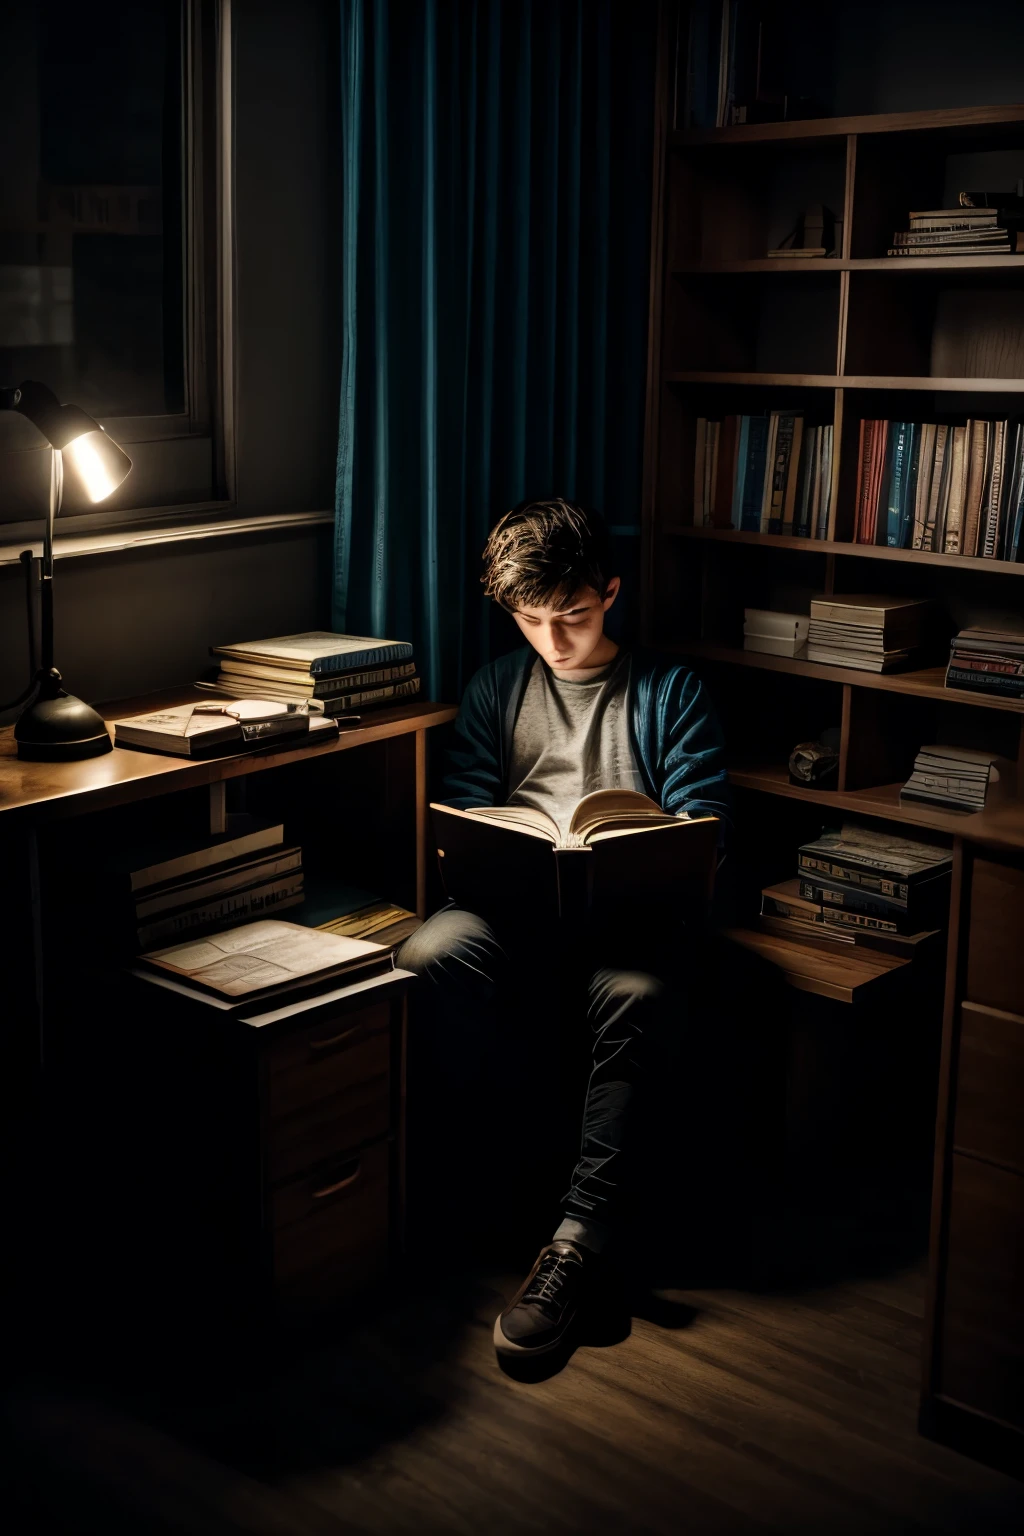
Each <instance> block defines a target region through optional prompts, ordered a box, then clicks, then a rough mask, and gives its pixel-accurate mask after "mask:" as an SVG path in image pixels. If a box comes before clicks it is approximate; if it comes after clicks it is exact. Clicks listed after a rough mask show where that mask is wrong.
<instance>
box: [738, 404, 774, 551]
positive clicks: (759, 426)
mask: <svg viewBox="0 0 1024 1536" xmlns="http://www.w3.org/2000/svg"><path fill="white" fill-rule="evenodd" d="M746 420H747V421H748V422H749V427H748V431H747V455H746V468H745V471H744V476H743V501H742V504H741V507H740V529H741V531H743V532H746V533H760V532H761V501H762V499H763V497H764V469H765V459H766V457H767V454H768V417H767V416H750V417H747V418H746Z"/></svg>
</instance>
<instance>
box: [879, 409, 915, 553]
mask: <svg viewBox="0 0 1024 1536" xmlns="http://www.w3.org/2000/svg"><path fill="white" fill-rule="evenodd" d="M909 425H910V423H909V422H906V421H894V422H893V423H892V430H891V431H890V433H889V446H888V449H887V453H886V457H887V459H888V465H887V467H888V490H887V492H886V511H885V542H886V544H887V545H888V547H889V548H890V549H902V547H903V546H902V544H901V543H900V539H901V537H902V532H903V502H904V491H905V480H906V474H907V462H906V456H907V427H908V426H909ZM885 483H886V482H885V481H883V484H885Z"/></svg>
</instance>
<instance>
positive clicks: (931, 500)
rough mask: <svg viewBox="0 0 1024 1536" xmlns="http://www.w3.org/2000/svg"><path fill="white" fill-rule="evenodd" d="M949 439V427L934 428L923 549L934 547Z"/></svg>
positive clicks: (943, 425)
mask: <svg viewBox="0 0 1024 1536" xmlns="http://www.w3.org/2000/svg"><path fill="white" fill-rule="evenodd" d="M948 440H949V428H948V427H947V426H946V425H945V424H940V425H939V426H937V427H936V429H935V457H934V459H933V461H932V479H931V487H930V490H929V494H928V510H927V513H926V515H925V525H924V536H923V538H922V541H921V548H922V549H923V550H933V549H935V547H936V546H935V529H936V526H937V523H938V518H939V508H940V505H941V503H942V499H943V495H944V489H945V481H946V463H947V458H948V455H947V452H946V448H947V443H948Z"/></svg>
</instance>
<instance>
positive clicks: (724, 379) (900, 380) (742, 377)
mask: <svg viewBox="0 0 1024 1536" xmlns="http://www.w3.org/2000/svg"><path fill="white" fill-rule="evenodd" d="M663 379H664V382H665V383H666V384H736V385H741V386H744V387H746V386H752V387H761V388H786V389H876V390H877V389H900V390H905V391H906V392H908V393H916V392H917V391H928V392H934V393H938V394H949V395H970V394H998V395H1009V394H1018V393H1020V392H1021V391H1022V390H1024V379H996V378H959V379H947V378H934V377H929V376H927V375H911V374H900V373H888V374H833V373H717V372H682V373H666V374H664V375H663Z"/></svg>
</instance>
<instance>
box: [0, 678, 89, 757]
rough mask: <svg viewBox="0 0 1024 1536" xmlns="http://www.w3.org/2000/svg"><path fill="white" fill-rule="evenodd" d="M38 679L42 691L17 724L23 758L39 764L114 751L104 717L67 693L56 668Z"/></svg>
mask: <svg viewBox="0 0 1024 1536" xmlns="http://www.w3.org/2000/svg"><path fill="white" fill-rule="evenodd" d="M38 682H39V692H38V694H37V695H36V697H35V699H34V700H33V701H32V703H31V704H30V705H29V706H28V708H27V709H25V710H24V711H23V712H22V714H21V715H20V716H19V718H18V723H17V725H16V726H15V727H14V739H15V741H16V742H17V743H18V756H19V757H21V758H26V759H28V761H30V762H35V763H72V762H77V761H78V760H79V759H80V758H83V757H99V756H100V755H101V753H103V752H109V751H110V750H111V747H112V745H113V743H112V742H111V740H110V736H109V733H108V731H107V728H106V726H105V725H104V723H103V719H102V717H101V716H100V715H98V714H97V713H96V711H95V710H94V709H93V708H92V706H91V705H89V704H84V703H83V702H82V700H81V699H76V698H75V697H74V695H73V694H70V693H65V692H64V689H63V688H62V687H61V675H60V673H59V672H58V671H57V668H56V667H51V668H50V669H49V671H46V672H40V674H39V678H38Z"/></svg>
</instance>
